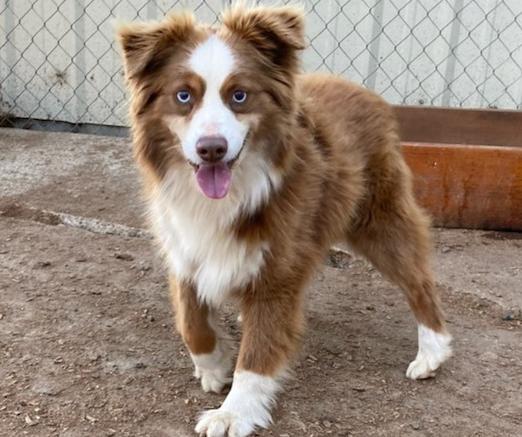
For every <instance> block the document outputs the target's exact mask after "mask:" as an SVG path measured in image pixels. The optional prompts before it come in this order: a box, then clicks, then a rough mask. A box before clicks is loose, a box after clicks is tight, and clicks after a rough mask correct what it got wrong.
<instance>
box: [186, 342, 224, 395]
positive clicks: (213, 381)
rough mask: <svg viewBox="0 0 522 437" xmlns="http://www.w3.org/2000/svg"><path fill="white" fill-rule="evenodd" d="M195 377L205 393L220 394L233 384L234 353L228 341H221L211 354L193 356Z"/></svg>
mask: <svg viewBox="0 0 522 437" xmlns="http://www.w3.org/2000/svg"><path fill="white" fill-rule="evenodd" d="M191 356H192V361H193V362H194V376H195V377H196V378H198V379H199V380H200V381H201V388H202V389H203V391H205V392H214V393H220V392H221V390H223V387H225V385H227V384H230V383H231V382H232V367H233V358H234V353H233V350H232V348H231V346H230V345H229V343H228V341H224V340H220V341H219V342H218V343H217V344H216V347H215V349H214V351H213V352H211V353H209V354H191Z"/></svg>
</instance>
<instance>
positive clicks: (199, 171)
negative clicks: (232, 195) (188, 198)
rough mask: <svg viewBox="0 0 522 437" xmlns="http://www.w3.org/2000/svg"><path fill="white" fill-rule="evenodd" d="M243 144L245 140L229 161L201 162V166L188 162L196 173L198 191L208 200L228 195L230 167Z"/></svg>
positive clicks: (237, 156) (230, 176)
mask: <svg viewBox="0 0 522 437" xmlns="http://www.w3.org/2000/svg"><path fill="white" fill-rule="evenodd" d="M245 142H246V138H245V141H243V145H242V146H241V149H240V150H239V152H238V154H237V155H236V156H235V158H233V159H231V160H230V161H218V162H212V163H210V162H208V163H207V162H203V163H201V164H195V163H193V162H191V161H189V164H190V165H191V166H192V167H193V168H194V171H195V172H196V180H197V182H198V185H199V188H200V190H201V191H202V192H203V194H204V195H205V196H207V197H208V198H209V199H222V198H223V197H225V196H226V195H227V194H228V191H229V190H230V182H231V181H232V167H233V166H234V164H235V163H236V162H237V161H238V159H239V157H240V156H241V152H243V149H244V148H245Z"/></svg>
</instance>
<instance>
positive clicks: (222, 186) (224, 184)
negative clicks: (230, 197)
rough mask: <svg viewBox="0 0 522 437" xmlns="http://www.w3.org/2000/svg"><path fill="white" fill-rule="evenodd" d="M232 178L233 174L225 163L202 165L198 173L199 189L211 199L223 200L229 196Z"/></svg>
mask: <svg viewBox="0 0 522 437" xmlns="http://www.w3.org/2000/svg"><path fill="white" fill-rule="evenodd" d="M231 177H232V172H231V171H230V168H228V165H227V164H226V163H224V162H219V163H217V164H201V165H200V166H199V168H198V170H197V172H196V179H197V181H198V184H199V188H201V191H203V194H205V196H207V197H210V198H211V199H221V198H223V197H225V196H226V195H227V193H228V189H229V188H230V179H231Z"/></svg>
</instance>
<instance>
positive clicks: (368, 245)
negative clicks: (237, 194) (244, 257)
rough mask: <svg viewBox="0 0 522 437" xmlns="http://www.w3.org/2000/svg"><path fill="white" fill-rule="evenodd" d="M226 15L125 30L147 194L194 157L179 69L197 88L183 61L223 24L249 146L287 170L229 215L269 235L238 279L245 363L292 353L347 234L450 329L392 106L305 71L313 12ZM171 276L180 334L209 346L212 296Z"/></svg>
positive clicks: (249, 240)
mask: <svg viewBox="0 0 522 437" xmlns="http://www.w3.org/2000/svg"><path fill="white" fill-rule="evenodd" d="M222 23H223V24H222V25H221V26H220V27H218V28H215V29H213V28H210V27H207V26H202V25H199V24H197V23H195V22H194V20H193V19H192V18H191V17H189V16H188V15H173V16H170V17H169V18H167V19H165V20H164V21H162V22H160V23H156V24H151V25H130V26H127V27H124V28H122V29H120V33H119V37H120V41H121V44H122V47H123V52H124V59H125V70H126V76H127V80H128V84H129V88H130V91H131V117H132V128H133V139H134V153H135V156H136V159H137V162H138V163H139V165H140V168H141V169H142V173H143V176H144V179H145V181H146V187H147V192H148V196H149V198H151V199H152V198H154V196H157V193H158V190H159V188H158V187H159V185H160V184H161V183H162V180H163V178H164V177H165V175H166V173H167V172H169V171H174V172H176V171H177V169H181V168H185V167H186V166H187V165H188V164H187V163H186V162H185V158H184V157H183V155H182V152H181V149H180V147H179V139H178V138H176V136H175V135H173V134H172V132H171V131H170V130H169V129H168V127H167V125H166V123H165V119H166V116H169V115H172V114H174V115H175V116H176V117H180V116H183V117H186V119H187V120H190V117H191V113H190V112H189V113H187V114H184V115H183V114H181V115H180V114H179V111H178V109H176V107H175V105H174V104H173V103H172V99H171V96H172V94H173V92H174V90H175V89H176V86H177V85H176V84H177V82H178V81H187V80H190V81H193V82H196V83H195V84H194V86H193V88H194V89H196V90H197V89H200V91H197V92H200V93H203V92H204V84H198V83H197V81H198V79H197V78H196V77H194V76H193V75H190V74H187V72H186V71H185V70H184V69H183V67H182V66H183V64H184V62H185V61H186V59H187V56H188V54H189V53H190V51H191V50H192V49H193V48H194V47H195V46H196V45H197V44H198V43H200V42H201V41H203V40H204V39H205V38H207V37H208V35H210V34H212V33H215V34H217V35H218V36H219V37H220V38H222V39H223V40H224V41H225V42H226V43H227V44H229V45H230V46H231V47H232V48H233V49H234V51H235V53H236V54H237V55H238V57H239V58H241V66H240V72H239V73H238V74H239V75H242V76H243V78H242V79H241V80H242V81H241V84H242V86H246V87H248V89H249V90H251V94H252V96H253V98H252V100H251V101H250V103H249V105H250V106H247V107H246V108H242V109H241V110H238V111H237V117H250V118H251V119H252V120H253V121H252V128H251V131H250V133H249V136H248V142H247V145H246V150H245V151H244V152H243V154H244V155H246V156H245V157H244V158H243V159H248V155H249V154H250V153H252V152H254V151H257V152H260V153H262V155H263V156H264V159H266V160H267V161H268V162H270V164H271V165H272V166H273V167H274V168H275V169H277V171H278V173H279V174H280V175H281V176H282V180H281V185H280V186H279V187H278V188H277V189H274V190H273V191H272V193H271V195H270V197H269V198H268V200H267V201H266V202H263V203H262V204H261V205H259V207H258V208H257V209H256V210H255V211H254V212H252V211H246V210H245V211H243V212H242V213H241V214H239V215H238V216H237V218H236V219H235V221H234V222H233V224H232V225H230V226H229V227H228V228H227V229H226V232H228V233H230V234H233V235H234V238H236V239H237V240H239V241H242V242H246V244H247V245H248V246H249V247H256V246H257V245H259V244H262V243H264V244H267V245H268V246H269V248H270V250H269V251H267V252H266V253H265V256H264V264H263V266H262V267H261V269H260V271H259V272H258V274H257V275H255V277H254V278H253V279H252V280H251V281H250V282H249V283H248V284H247V285H246V286H244V287H241V288H238V289H233V290H230V295H231V296H232V297H233V298H234V299H235V300H236V301H237V302H238V304H239V307H240V310H241V315H242V319H243V322H242V329H243V333H242V341H241V346H240V350H239V356H238V359H237V364H236V369H245V370H249V371H252V372H256V373H259V374H262V375H276V374H277V373H278V372H279V371H280V370H281V369H283V368H285V367H286V366H287V364H288V362H289V360H290V359H291V357H292V356H293V355H294V354H295V352H296V350H297V347H298V344H299V338H300V336H301V335H302V333H303V311H302V306H303V305H302V299H303V290H304V288H305V286H306V285H307V283H308V281H309V280H310V278H311V276H312V274H313V273H314V272H315V271H316V269H317V268H318V267H319V266H320V265H321V264H322V262H323V259H324V257H325V254H326V253H327V251H328V249H329V247H330V246H331V245H332V244H333V243H337V242H339V241H345V242H348V243H350V244H351V246H352V247H354V248H355V249H356V250H357V251H359V252H360V253H362V254H363V255H365V256H366V257H367V258H368V259H369V260H370V261H371V262H372V263H373V264H374V265H375V266H376V267H377V268H378V269H379V270H380V271H381V272H382V273H383V274H385V275H386V276H387V277H388V278H390V280H392V281H393V282H394V283H396V284H397V285H399V286H400V287H401V288H402V290H403V291H404V292H405V294H406V297H407V299H408V302H409V304H410V306H411V309H412V311H413V313H414V315H415V317H416V319H417V320H418V322H419V323H422V324H423V325H425V326H426V327H428V328H430V329H431V330H433V331H435V332H438V333H444V332H445V326H444V319H443V315H442V312H441V309H440V304H439V298H438V293H437V290H436V288H435V286H434V281H433V278H432V273H431V270H430V267H429V254H430V250H431V245H430V237H429V231H428V227H429V220H428V218H427V216H426V214H425V213H424V212H423V211H422V210H421V209H420V208H419V207H418V206H417V204H416V202H415V200H414V197H413V195H412V186H411V185H412V182H411V175H410V171H409V169H408V167H407V166H406V164H405V162H404V160H403V157H402V155H401V150H400V143H399V136H398V131H397V123H396V121H395V119H394V116H393V114H392V111H391V109H390V107H389V106H388V105H387V104H386V103H385V102H384V101H383V100H382V99H381V98H379V97H378V96H376V95H375V94H373V93H372V92H370V91H368V90H366V89H364V88H362V87H359V86H357V85H354V84H352V83H349V82H347V81H345V80H344V79H341V78H338V77H333V76H327V75H318V74H314V75H311V74H306V75H301V74H299V62H298V51H299V50H300V49H302V48H304V45H305V44H304V26H303V19H302V14H301V13H300V12H299V11H298V10H296V9H295V8H289V7H286V8H278V9H271V8H256V9H253V10H249V9H244V8H235V9H232V10H230V11H228V12H227V13H225V15H224V16H223V20H222ZM230 80H231V81H232V82H233V81H234V80H236V79H235V78H234V77H232V78H231V79H230ZM198 87H199V88H198ZM241 111H243V112H241ZM237 165H239V166H240V165H241V162H239V163H238V164H237ZM180 171H181V170H180ZM180 177H181V176H180ZM218 202H219V201H218ZM186 232H191V229H186ZM158 237H159V238H160V239H161V238H163V236H162V235H158ZM171 282H172V287H171V288H172V294H173V301H174V305H175V308H176V311H177V320H178V328H179V331H180V332H181V334H182V336H183V339H184V340H185V342H186V344H187V345H188V347H189V349H190V350H191V352H192V353H193V354H199V353H209V352H211V351H212V350H213V349H214V347H215V342H216V335H217V334H216V333H215V332H214V328H213V327H212V326H211V324H210V323H209V321H208V312H209V308H208V306H207V304H204V303H199V302H198V298H197V293H196V290H195V287H194V284H191V283H187V282H186V281H180V283H176V280H175V279H174V277H173V278H172V281H171Z"/></svg>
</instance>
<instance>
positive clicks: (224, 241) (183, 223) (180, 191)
mask: <svg viewBox="0 0 522 437" xmlns="http://www.w3.org/2000/svg"><path fill="white" fill-rule="evenodd" d="M280 181H281V178H280V176H279V175H278V174H277V173H276V172H275V171H274V170H273V169H272V168H271V167H270V164H269V163H268V162H267V161H266V160H264V159H263V158H262V157H261V156H259V155H256V154H253V153H248V154H247V155H246V156H245V157H244V159H242V160H240V162H238V163H237V168H235V169H234V172H233V174H232V184H231V188H230V192H229V193H228V195H227V196H226V197H225V198H223V199H221V200H219V201H215V200H210V199H207V198H206V197H205V196H203V195H202V194H201V193H200V192H199V189H198V188H197V185H196V181H195V178H194V175H193V170H192V169H191V168H190V167H189V166H188V165H183V166H180V167H179V168H176V169H174V170H173V171H172V173H171V174H169V175H167V177H166V178H165V181H164V182H163V185H162V187H161V188H160V190H159V192H158V193H157V195H156V196H155V197H154V198H153V200H152V202H151V205H150V211H151V216H152V219H153V227H154V230H155V233H156V235H157V236H158V238H159V240H160V242H161V243H162V247H163V249H164V251H165V253H166V255H167V258H168V261H169V265H170V268H171V269H172V271H173V273H174V275H175V276H176V277H177V279H179V280H189V281H192V282H194V284H195V285H196V287H197V291H198V296H199V298H200V299H201V300H202V301H204V302H206V303H208V304H211V305H213V306H219V305H220V304H221V303H222V302H223V301H224V300H225V299H226V297H227V295H228V293H229V292H230V291H232V290H233V289H237V288H239V287H242V286H245V285H247V284H248V282H249V281H251V280H252V279H253V278H254V277H255V276H256V275H257V274H258V273H259V271H260V269H261V268H262V266H263V265H264V256H265V253H266V252H267V251H269V249H270V248H269V247H268V244H266V243H261V244H259V245H258V246H256V247H251V246H247V244H246V243H245V242H243V241H241V240H238V239H237V238H236V236H235V234H234V232H233V229H231V228H230V227H231V225H232V224H233V222H234V220H235V219H236V218H237V217H238V216H239V214H241V213H242V212H246V213H252V212H254V211H255V210H256V209H257V208H258V207H259V205H260V204H261V203H262V202H264V201H266V200H267V199H268V196H269V194H270V192H271V191H272V189H277V187H278V186H279V184H280Z"/></svg>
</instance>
